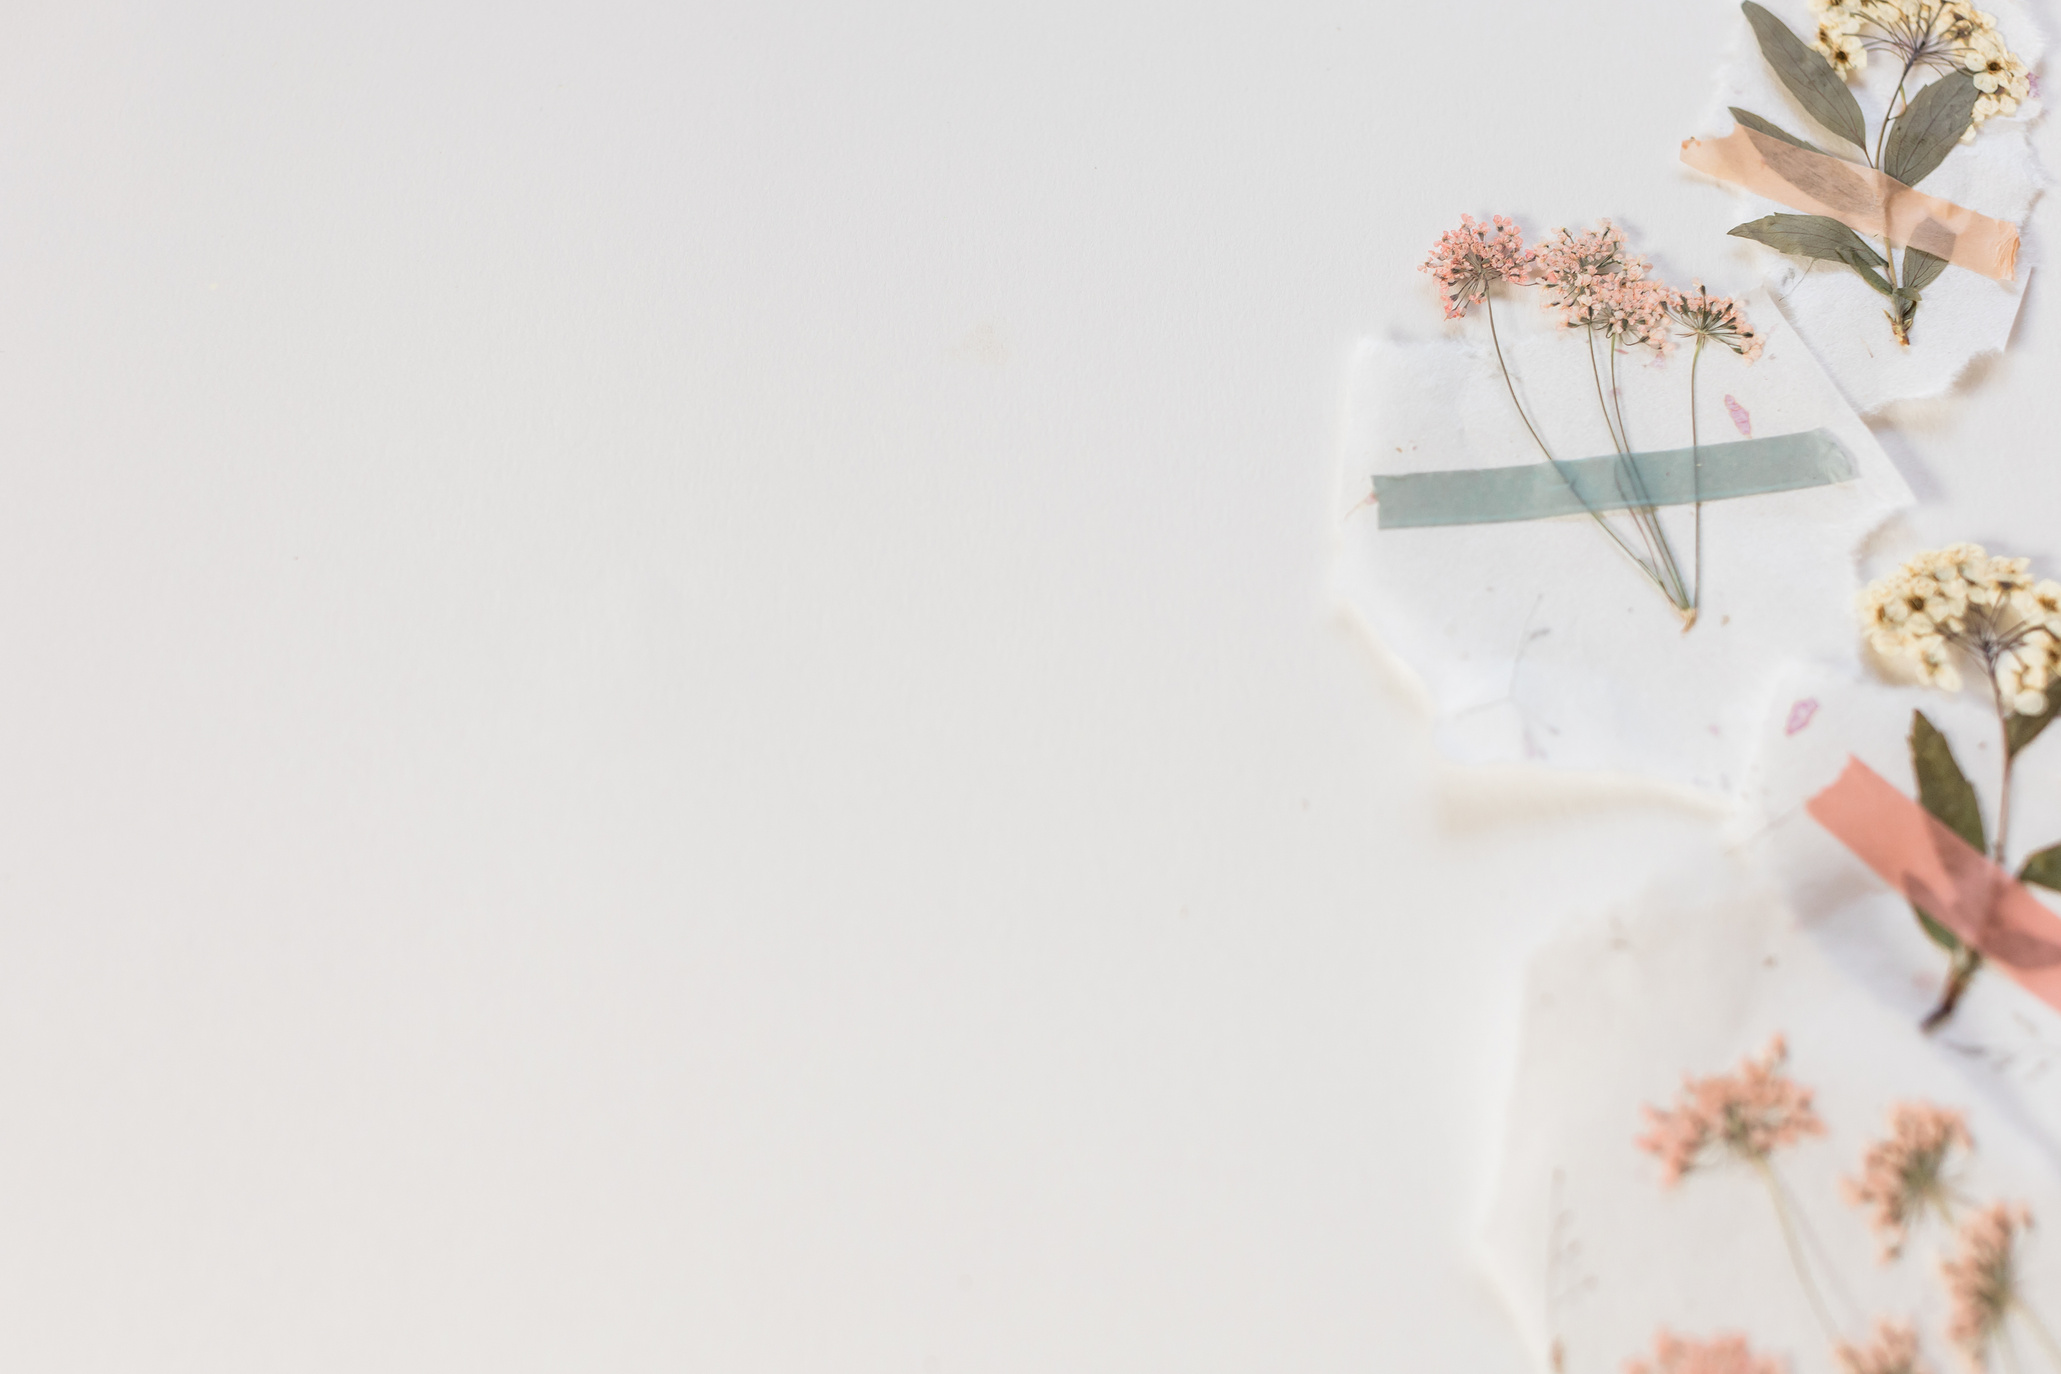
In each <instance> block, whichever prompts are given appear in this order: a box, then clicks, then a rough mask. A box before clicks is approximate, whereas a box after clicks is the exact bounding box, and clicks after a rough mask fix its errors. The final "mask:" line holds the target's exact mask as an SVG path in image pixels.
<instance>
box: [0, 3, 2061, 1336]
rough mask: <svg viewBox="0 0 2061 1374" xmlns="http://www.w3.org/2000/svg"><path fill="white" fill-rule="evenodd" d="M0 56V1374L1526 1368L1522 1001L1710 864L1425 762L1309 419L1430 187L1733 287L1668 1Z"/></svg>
mask: <svg viewBox="0 0 2061 1374" xmlns="http://www.w3.org/2000/svg"><path fill="white" fill-rule="evenodd" d="M8 19H9V24H8V42H6V43H5V44H0V72H4V78H5V79H4V80H0V107H4V112H5V117H4V118H0V180H4V184H5V187H6V189H7V194H6V195H5V196H0V299H4V303H5V307H6V308H5V309H4V310H0V431H4V434H5V440H6V442H5V444H4V445H0V453H4V455H5V461H4V464H0V469H4V473H5V484H4V490H0V497H4V499H0V652H4V653H5V655H6V664H7V671H6V672H5V673H0V701H4V705H5V710H4V711H0V759H4V761H5V764H6V767H5V769H4V770H0V772H4V776H5V778H6V783H5V786H4V787H0V892H4V895H5V898H6V901H5V903H4V912H0V1088H4V1092H5V1095H6V1101H7V1102H8V1104H9V1105H8V1111H7V1115H6V1121H5V1128H4V1131H0V1215H4V1217H5V1221H6V1224H5V1225H4V1226H0V1274H4V1276H5V1282H4V1283H0V1318H4V1320H0V1365H5V1366H6V1367H8V1368H21V1369H30V1370H42V1369H62V1370H77V1371H133V1370H138V1369H162V1368H174V1369H176V1368H198V1369H206V1370H210V1371H253V1372H254V1374H255V1372H258V1371H262V1372H263V1374H274V1372H275V1371H278V1370H282V1369H286V1370H296V1371H298V1370H309V1371H328V1370H335V1371H360V1370H367V1369H379V1370H417V1369H419V1370H430V1371H437V1374H444V1372H445V1371H450V1370H469V1369H480V1370H492V1371H494V1374H507V1372H508V1371H526V1370H539V1371H546V1370H548V1371H553V1372H554V1374H556V1371H562V1370H566V1369H585V1368H604V1369H609V1370H622V1371H643V1370H654V1371H656V1370H664V1371H677V1370H681V1369H692V1370H718V1371H733V1370H756V1371H779V1370H795V1371H811V1372H812V1374H813V1371H820V1370H824V1369H837V1370H863V1371H874V1370H879V1371H897V1372H898V1374H905V1372H906V1371H937V1374H958V1371H969V1370H994V1371H1026V1372H1028V1371H1047V1370H1055V1369H1063V1370H1080V1371H1105V1370H1106V1371H1119V1370H1120V1371H1133V1370H1135V1371H1154V1372H1155V1374H1156V1371H1162V1370H1170V1369H1171V1370H1183V1371H1226V1372H1227V1374H1229V1372H1231V1371H1235V1372H1236V1374H1246V1371H1250V1370H1253V1369H1265V1368H1274V1367H1291V1368H1295V1369H1298V1370H1309V1371H1334V1370H1335V1371H1347V1370H1351V1371H1363V1370H1368V1369H1464V1370H1469V1371H1514V1370H1518V1369H1523V1368H1526V1367H1528V1365H1527V1359H1528V1353H1529V1352H1527V1351H1526V1350H1525V1349H1523V1348H1522V1347H1521V1346H1520V1345H1519V1343H1518V1341H1517V1340H1516V1338H1515V1336H1514V1334H1513V1332H1512V1329H1511V1328H1510V1326H1509V1324H1508V1323H1507V1322H1506V1321H1505V1320H1504V1319H1503V1316H1502V1313H1501V1306H1500V1303H1499V1302H1498V1300H1497V1298H1496V1296H1495V1294H1494V1293H1493V1292H1492V1291H1491V1289H1490V1287H1489V1285H1488V1284H1487V1283H1486V1282H1485V1281H1484V1280H1483V1279H1482V1277H1481V1275H1480V1272H1479V1270H1478V1268H1477V1266H1476V1265H1475V1264H1474V1262H1473V1259H1472V1254H1473V1245H1474V1238H1475V1236H1476V1233H1477V1231H1478V1226H1479V1216H1480V1209H1481V1206H1482V1203H1483V1200H1484V1198H1485V1196H1486V1192H1487V1189H1488V1186H1489V1181H1490V1178H1491V1173H1492V1168H1493V1165H1494V1159H1495V1153H1496V1149H1497V1142H1498V1141H1499V1140H1500V1138H1501V1136H1500V1131H1499V1127H1498V1121H1499V1120H1500V1118H1501V1116H1502V1112H1503V1108H1504V1100H1505V1094H1506V1088H1507V1081H1508V1074H1509V1063H1510V1057H1511V1056H1512V1055H1513V1054H1514V1048H1515V1045H1516V1026H1515V1021H1516V1015H1517V1010H1518V1007H1519V999H1518V993H1519V987H1520V981H1519V972H1520V969H1521V967H1522V962H1523V959H1524V955H1525V952H1526V950H1527V947H1528V946H1529V945H1530V944H1532V943H1533V942H1535V941H1537V940H1539V939H1541V938H1542V937H1543V936H1544V935H1545V934H1546V933H1548V932H1549V931H1550V930H1551V929H1552V928H1553V926H1554V923H1555V921H1556V920H1557V919H1558V917H1559V916H1560V915H1561V914H1562V913H1563V912H1565V911H1566V910H1567V909H1569V908H1570V907H1578V908H1581V909H1600V908H1602V907H1606V906H1608V905H1609V904H1610V903H1611V902H1612V901H1613V899H1614V897H1615V895H1616V894H1618V893H1620V892H1622V891H1623V890H1624V889H1625V888H1626V887H1627V886H1628V885H1635V884H1636V883H1637V882H1638V881H1640V879H1639V876H1638V874H1637V873H1635V872H1629V873H1628V870H1634V869H1641V868H1652V869H1666V868H1669V867H1671V866H1673V864H1674V863H1675V862H1676V860H1677V858H1678V856H1679V855H1680V854H1681V853H1682V852H1683V851H1684V850H1686V849H1689V848H1691V847H1694V846H1696V845H1699V844H1701V843H1702V842H1704V841H1705V839H1706V838H1707V836H1708V835H1709V833H1710V832H1711V830H1712V828H1713V826H1714V825H1715V824H1716V822H1715V821H1714V820H1712V819H1711V818H1710V817H1709V816H1707V815H1705V814H1702V813H1699V812H1694V811H1687V810H1683V809H1680V808H1677V807H1673V806H1666V805H1658V804H1655V801H1654V799H1653V797H1652V795H1651V794H1650V793H1628V792H1627V791H1625V790H1624V789H1620V788H1614V787H1605V786H1603V785H1600V784H1597V783H1595V782H1594V781H1593V780H1590V779H1584V778H1569V777H1563V776H1548V775H1546V774H1545V773H1544V770H1536V769H1533V770H1512V771H1508V772H1499V771H1492V770H1478V771H1470V772H1467V773H1464V774H1461V773H1457V772H1455V770H1452V769H1450V768H1448V767H1447V766H1445V765H1444V764H1443V763H1442V762H1441V760H1440V756H1439V755H1438V753H1437V751H1436V750H1435V748H1434V747H1433V744H1432V739H1431V734H1432V729H1431V725H1430V722H1429V720H1428V718H1427V717H1426V716H1424V715H1423V714H1422V713H1421V712H1420V710H1419V709H1418V706H1417V703H1416V701H1415V699H1414V698H1413V697H1411V696H1410V695H1409V694H1408V693H1407V692H1406V691H1404V690H1402V689H1401V688H1399V687H1398V686H1397V685H1396V683H1395V680H1394V679H1393V678H1392V677H1391V676H1390V675H1389V674H1388V673H1387V672H1386V671H1385V669H1384V667H1383V664H1382V663H1381V662H1380V661H1379V660H1377V659H1375V658H1374V657H1373V656H1372V655H1371V654H1370V653H1369V652H1368V651H1367V649H1366V648H1365V647H1364V644H1363V641H1362V638H1361V637H1360V636H1359V635H1358V633H1357V632H1356V631H1354V630H1353V629H1352V628H1351V627H1349V626H1347V625H1344V624H1341V623H1340V621H1339V618H1338V617H1337V615H1336V614H1335V611H1334V609H1333V605H1334V603H1333V600H1332V598H1331V595H1330V584H1329V576H1330V569H1331V565H1332V540H1333V538H1334V531H1335V529H1336V516H1337V514H1338V512H1337V509H1336V507H1335V505H1334V503H1333V498H1334V495H1335V493H1336V490H1337V474H1336V467H1337V455H1338V444H1339V437H1340V435H1339V395H1340V379H1341V376H1342V374H1343V371H1344V368H1345V365H1346V362H1347V359H1348V358H1349V356H1350V353H1351V350H1352V348H1353V346H1354V343H1355V341H1356V340H1358V339H1360V338H1362V337H1364V336H1366V335H1368V334H1370V333H1373V334H1381V333H1386V332H1388V331H1390V330H1408V331H1411V332H1415V331H1417V330H1418V329H1420V327H1421V326H1422V322H1423V321H1425V320H1426V319H1427V318H1428V317H1427V315H1426V313H1425V312H1427V311H1435V308H1436V307H1434V306H1432V305H1431V304H1430V301H1429V297H1428V292H1427V290H1426V285H1425V279H1424V278H1423V277H1422V276H1421V275H1419V274H1418V273H1416V272H1415V271H1414V268H1415V266H1416V264H1417V263H1418V262H1420V261H1421V260H1422V258H1423V254H1424V252H1425V250H1426V248H1428V247H1429V246H1430V244H1431V243H1432V241H1433V240H1434V239H1435V238H1436V237H1437V235H1438V233H1439V232H1440V231H1441V230H1442V229H1444V228H1446V227H1448V226H1449V225H1450V224H1451V223H1453V222H1454V220H1455V218H1456V216H1457V215H1458V213H1459V212H1460V211H1461V210H1469V211H1471V212H1473V213H1475V214H1483V213H1487V212H1490V211H1493V210H1507V211H1514V212H1517V213H1521V214H1523V215H1524V216H1525V217H1526V218H1527V219H1528V220H1530V221H1531V222H1533V223H1540V224H1554V223H1578V222H1586V221H1588V220H1591V219H1593V218H1594V217H1595V216H1597V215H1600V214H1611V215H1615V216H1618V217H1619V218H1621V219H1623V220H1625V221H1626V222H1627V224H1628V226H1629V227H1630V228H1631V229H1632V231H1633V232H1634V235H1635V237H1636V238H1637V239H1638V241H1639V242H1640V243H1642V244H1644V245H1648V246H1650V247H1651V249H1652V251H1653V252H1654V253H1655V254H1656V255H1657V256H1659V257H1660V258H1661V259H1662V260H1663V263H1662V265H1663V267H1664V268H1666V269H1667V270H1668V271H1669V272H1670V274H1671V275H1673V276H1674V277H1676V278H1677V279H1679V278H1681V277H1685V276H1687V275H1688V270H1685V269H1695V270H1703V271H1705V272H1706V274H1707V275H1708V276H1709V277H1711V278H1712V284H1713V285H1714V286H1715V287H1717V288H1719V289H1721V290H1727V291H1738V290H1741V289H1744V288H1745V287H1747V286H1750V285H1751V284H1752V282H1753V280H1754V276H1755V274H1754V273H1753V272H1751V271H1749V270H1748V269H1747V268H1746V266H1745V265H1744V264H1743V263H1741V264H1738V265H1737V266H1736V267H1735V270H1734V272H1733V274H1732V275H1731V276H1730V277H1726V276H1724V275H1723V274H1722V271H1721V270H1720V269H1722V268H1723V267H1724V266H1725V265H1726V263H1727V262H1728V261H1729V260H1728V259H1727V258H1726V257H1725V256H1724V252H1725V248H1726V245H1727V241H1726V240H1725V239H1724V237H1723V232H1722V231H1723V228H1724V227H1726V224H1725V221H1724V217H1723V216H1722V215H1720V214H1717V213H1715V205H1716V203H1717V200H1718V197H1717V196H1716V194H1715V193H1714V192H1711V191H1710V190H1708V189H1707V188H1704V187H1701V186H1696V185H1694V184H1692V183H1690V182H1689V181H1687V180H1686V179H1684V178H1682V177H1681V176H1680V174H1679V173H1678V171H1677V170H1676V163H1675V148H1676V144H1677V142H1678V140H1679V139H1680V137H1681V136H1682V134H1683V133H1684V132H1685V131H1687V130H1689V129H1692V128H1694V127H1695V126H1696V121H1697V119H1698V117H1699V115H1700V114H1701V112H1702V108H1703V105H1704V102H1705V100H1706V99H1707V96H1708V91H1709V88H1708V85H1707V82H1706V80H1705V73H1706V71H1707V70H1708V64H1709V63H1710V62H1711V61H1712V60H1713V57H1714V55H1715V54H1716V53H1718V52H1719V51H1721V50H1722V48H1723V46H1724V45H1725V44H1727V43H1729V42H1730V41H1731V40H1732V36H1733V34H1734V31H1735V29H1736V27H1737V25H1738V22H1739V19H1738V10H1737V8H1736V6H1734V5H1732V4H1730V3H1729V0H1727V2H1726V3H1719V2H1718V0H1710V3H1696V4H1685V5H1681V6H1676V7H1672V8H1670V9H1669V10H1668V11H1667V12H1666V13H1665V15H1659V14H1658V12H1657V11H1656V10H1655V9H1654V7H1653V6H1652V5H1651V4H1650V3H1649V2H1648V0H1581V3H1579V4H1574V5H1571V6H1568V7H1566V8H1564V9H1562V10H1561V11H1559V12H1557V17H1556V20H1555V22H1541V19H1540V11H1539V9H1538V8H1537V7H1536V6H1522V7H1519V6H1507V5H1502V4H1488V3H1475V2H1474V0H1452V3H1449V4H1446V5H1442V6H1438V7H1436V8H1435V9H1427V8H1426V7H1423V6H1404V5H1399V4H1387V3H1381V4H1373V5H1369V4H1365V3H1360V2H1359V0H1355V2H1354V3H1351V4H1343V3H1341V4H1331V5H1327V4H1323V3H1317V4H1311V5H1303V6H1296V7H1293V8H1284V7H1281V6H1279V5H1256V4H1254V5H1243V6H1241V5H1236V4H1231V5H1216V6H1208V7H1202V8H1198V7H1196V6H1193V5H1182V6H1175V5H1150V4H1123V5H1116V6H1112V5H1110V4H1107V3H1097V4H1092V5H1089V4H1077V3H1068V2H1067V0H1055V2H1054V3H1050V4H1043V5H1039V6H1035V7H1004V6H990V7H982V8H965V7H961V8H958V9H951V10H945V9H940V8H936V7H925V6H919V5H914V4H908V3H888V4H882V5H877V6H873V7H871V8H869V9H867V10H866V11H864V12H863V13H862V12H859V11H855V10H852V9H850V8H849V7H836V6H824V5H817V6H808V5H803V6H796V7H786V8H781V7H768V6H759V7H752V8H748V9H747V8H739V7H732V8H728V9H724V8H721V7H710V6H692V5H690V6H676V7H660V6H652V5H648V4H631V3H614V2H613V0H596V2H595V3H587V4H582V5H579V6H572V5H565V4H548V3H547V4H538V3H520V4H514V5H495V6H491V7H489V6H481V5H472V4H463V3H452V2H450V0H431V2H430V3H411V4H408V5H390V4H382V3H378V0H369V2H368V3H365V4H361V5H356V6H353V7H351V8H349V9H348V10H345V9H337V8H330V9H323V8H320V7H309V6H298V7H295V6H279V5H258V4H239V3H224V2H223V0H204V2H203V3H196V4H191V5H187V6H183V7H180V8H179V9H177V10H176V11H174V10H171V9H165V8H152V7H149V6H144V5H137V4H116V3H103V2H102V0H79V3H73V4H66V5H62V6H43V7H40V8H31V7H24V6H14V7H12V9H11V10H10V12H9V15H8ZM1426 54H1429V55H1431V56H1430V57H1427V56H1426ZM1463 70H1464V74H1465V75H1464V83H1463V80H1462V75H1461V73H1462V72H1463ZM1584 71H1602V72H1607V73H1609V80H1608V81H1599V82H1590V81H1585V80H1578V79H1575V78H1574V77H1573V76H1571V73H1578V72H1584ZM2036 137H2037V138H2038V139H2040V140H2041V141H2042V143H2043V145H2045V146H2047V147H2048V148H2049V152H2048V154H2047V159H2048V161H2049V163H2050V164H2051V163H2052V161H2053V154H2052V152H2051V140H2052V138H2053V137H2054V129H2053V122H2052V121H2048V122H2046V123H2044V124H2042V126H2041V127H2040V128H2039V130H2038V131H2037V133H2036ZM2054 214H2055V207H2054V204H2053V202H2052V201H2043V202H2042V203H2041V205H2040V206H2039V207H2038V208H2037V210H2036V211H2035V218H2036V222H2039V223H2049V222H2051V218H2052V216H2053V215H2054ZM1712 264H1715V265H1716V266H1715V268H1713V267H1712V266H1711V265H1712ZM2044 304H2045V300H2044V297H2043V296H2042V294H2041V291H2039V290H2036V291H2034V293H2033V295H2032V297H2031V300H2030V301H2029V304H2028V307H2027V310H2026V312H2025V314H2024V317H2023V319H2022V320H2021V322H2020V328H2019V336H2018V339H2017V341H2016V344H2015V346H2014V348H2013V349H2012V351H2011V352H2010V353H2009V354H2006V355H2005V356H2004V357H2003V358H2002V359H2000V360H1999V361H1998V362H1997V363H1996V365H1995V366H1993V367H1992V368H1990V369H1989V370H1988V371H1987V372H1986V373H1985V375H1984V376H1983V377H1982V379H1981V385H1980V386H1979V388H1978V389H1977V390H1976V391H1975V392H1974V393H1972V394H1971V395H1970V397H1969V398H1968V401H1967V403H1966V404H1963V405H1959V406H1956V407H1954V408H1952V409H1951V410H1950V411H1948V412H1945V413H1942V414H1940V415H1937V416H1935V417H1933V418H1932V419H1930V420H1929V422H1928V424H1927V425H1926V426H1925V427H1922V428H1907V429H1905V430H1902V431H1898V432H1895V433H1886V434H1885V435H1884V436H1883V438H1884V442H1885V446H1886V447H1887V448H1888V449H1889V451H1890V453H1891V456H1892V457H1893V458H1894V459H1895V460H1896V462H1897V463H1898V465H1899V467H1900V468H1901V469H1902V470H1903V471H1904V472H1905V474H1906V475H1907V477H1908V478H1909V479H1910V480H1911V482H1912V484H1913V486H1914V487H1915V488H1916V489H1917V490H1918V491H1919V493H1920V495H1921V496H1922V497H1923V498H1924V499H1925V500H1926V501H1927V503H1928V504H1927V505H1925V506H1923V507H1921V508H1919V509H1918V510H1917V511H1916V512H1914V513H1913V516H1912V520H1913V522H1914V524H1916V525H1917V526H1918V527H1917V528H1915V529H1914V530H1913V531H1911V535H1910V538H1911V545H1910V546H1912V547H1917V546H1922V545H1923V544H1925V543H1938V542H1943V541H1945V540H1947V539H1953V538H1966V537H1971V536H1972V537H1977V538H1982V539H1986V540H1988V541H1989V542H1990V543H1991V544H1992V545H1994V546H1997V547H2009V548H2015V549H2020V550H2023V551H2025V552H2027V553H2032V554H2038V555H2042V556H2044V557H2047V558H2052V557H2053V556H2054V554H2055V553H2056V552H2061V550H2057V549H2056V547H2055V539H2054V511H2055V509H2056V508H2057V504H2061V502H2057V497H2061V486H2057V480H2061V479H2057V475H2056V472H2057V470H2056V469H2055V467H2054V466H2053V465H2052V464H2050V463H2047V462H2045V461H2043V459H2042V455H2043V454H2044V452H2045V449H2044V447H2043V445H2044V444H2045V438H2044V436H2048V435H2052V434H2055V433H2061V388H2055V387H2054V386H2053V378H2054V377H2055V376H2056V375H2061V370H2057V369H2061V337H2057V335H2056V333H2055V331H2054V329H2053V319H2054V316H2053V314H2052V312H2051V311H2049V310H2045V309H2044ZM1729 1052H1730V1047H1729V1046H1728V1047H1726V1053H1728V1054H1729Z"/></svg>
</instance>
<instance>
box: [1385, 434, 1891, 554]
mask: <svg viewBox="0 0 2061 1374" xmlns="http://www.w3.org/2000/svg"><path fill="white" fill-rule="evenodd" d="M1699 454H1700V455H1701V456H1702V467H1701V471H1700V472H1699V471H1698V465H1697V456H1698V455H1699ZM1859 475H1860V472H1859V470H1858V469H1857V468H1856V467H1855V466H1854V461H1853V455H1851V454H1849V453H1848V452H1847V451H1846V450H1845V449H1844V448H1842V447H1840V444H1839V441H1838V440H1837V439H1835V438H1833V437H1832V432H1831V431H1830V430H1824V429H1813V430H1808V431H1806V432H1804V433H1802V434H1778V435H1775V436H1773V437H1771V438H1767V439H1738V440H1734V441H1733V442H1731V443H1725V444H1704V445H1702V446H1701V447H1700V448H1671V449H1660V450H1656V451H1654V452H1652V453H1633V454H1624V455H1616V454H1613V455H1610V456H1608V457H1603V458H1574V459H1569V460H1566V461H1563V462H1560V463H1557V464H1555V463H1547V462H1537V463H1526V464H1524V465H1523V466H1522V467H1514V468H1470V469H1467V470H1465V471H1460V472H1404V473H1397V474H1394V475H1393V476H1377V477H1376V478H1375V479H1374V500H1375V503H1376V509H1378V510H1379V512H1380V515H1381V521H1380V527H1381V528H1382V529H1385V530H1393V529H1407V528H1410V527H1412V526H1421V525H1499V524H1503V523H1505V522H1507V521H1511V520H1546V519H1550V518H1552V517H1553V516H1556V515H1583V514H1586V513H1587V512H1589V511H1592V510H1595V511H1608V510H1625V509H1627V508H1628V507H1632V506H1648V505H1651V506H1686V505H1690V504H1692V503H1693V502H1695V501H1696V500H1698V499H1699V496H1700V499H1702V500H1705V501H1729V500H1731V499H1733V498H1734V497H1739V496H1765V495H1767V494H1768V493H1769V492H1776V491H1801V490H1803V489H1805V488H1807V487H1826V486H1831V485H1832V484H1833V483H1835V482H1851V481H1853V480H1854V478H1856V477H1858V476H1859Z"/></svg>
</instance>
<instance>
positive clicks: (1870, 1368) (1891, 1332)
mask: <svg viewBox="0 0 2061 1374" xmlns="http://www.w3.org/2000/svg"><path fill="white" fill-rule="evenodd" d="M1833 1353H1834V1354H1836V1355H1837V1356H1838V1358H1839V1371H1840V1374H1931V1368H1932V1367H1931V1366H1930V1365H1928V1364H1926V1363H1925V1360H1924V1358H1923V1357H1922V1356H1920V1355H1919V1354H1918V1333H1917V1331H1915V1330H1914V1329H1913V1328H1912V1327H1911V1325H1910V1324H1909V1323H1908V1322H1892V1321H1884V1320H1882V1319H1880V1318H1877V1319H1876V1322H1875V1338H1874V1339H1873V1340H1871V1341H1869V1342H1868V1343H1867V1344H1866V1345H1848V1344H1847V1343H1846V1342H1845V1341H1841V1342H1840V1343H1839V1346H1838V1348H1837V1349H1836V1350H1835V1351H1834V1352H1833Z"/></svg>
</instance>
